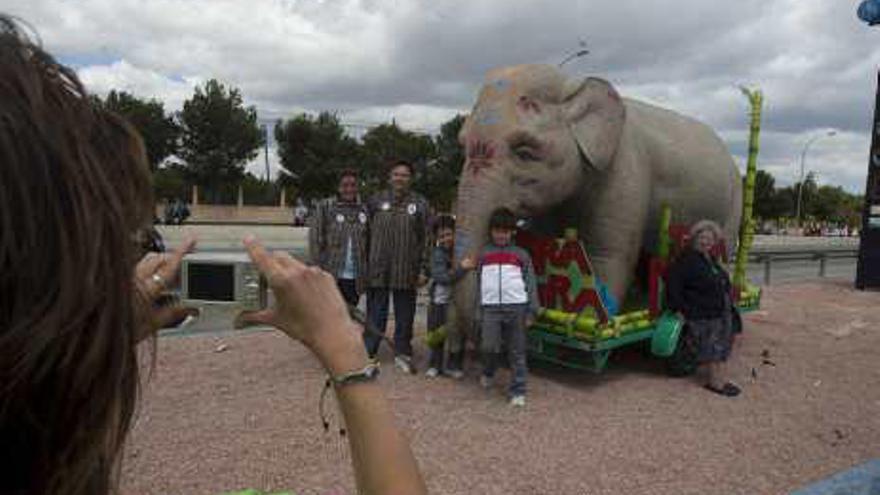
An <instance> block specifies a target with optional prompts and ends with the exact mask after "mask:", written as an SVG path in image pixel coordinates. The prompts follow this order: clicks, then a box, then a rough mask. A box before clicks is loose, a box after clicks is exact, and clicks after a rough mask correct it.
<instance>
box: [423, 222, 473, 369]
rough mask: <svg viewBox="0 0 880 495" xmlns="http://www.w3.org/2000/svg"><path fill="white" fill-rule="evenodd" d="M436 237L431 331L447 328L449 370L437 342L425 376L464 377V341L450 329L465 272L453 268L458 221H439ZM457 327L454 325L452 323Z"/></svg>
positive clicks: (435, 226) (431, 301)
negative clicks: (456, 290) (454, 288)
mask: <svg viewBox="0 0 880 495" xmlns="http://www.w3.org/2000/svg"><path fill="white" fill-rule="evenodd" d="M434 238H435V239H436V240H437V244H436V245H435V246H434V250H433V251H432V252H431V289H430V305H429V306H428V331H437V330H438V329H439V328H440V327H442V326H444V325H446V326H447V329H446V330H447V332H446V341H445V345H446V347H447V350H448V351H449V359H448V361H447V363H446V368H445V369H444V366H443V344H442V343H438V345H437V346H436V347H433V348H431V351H430V355H429V358H428V370H427V371H426V372H425V376H427V377H429V378H433V377H436V376H439V375H440V374H441V373H442V374H446V375H448V376H450V377H452V378H461V377H462V376H463V375H464V373H463V371H462V361H463V359H462V358H463V355H464V354H463V351H464V345H463V344H464V342H463V339H462V337H461V335H459V332H457V331H456V330H455V329H454V328H450V325H449V324H447V323H448V322H449V314H448V311H449V302H450V300H451V298H452V285H453V284H454V283H455V282H456V281H458V279H459V278H461V277H462V276H463V275H464V274H465V273H466V271H465V270H464V269H461V268H459V269H453V267H452V247H453V245H454V244H455V219H453V218H452V217H451V216H448V215H445V216H441V217H438V218H437V223H436V224H435V225H434ZM451 323H452V324H454V322H451Z"/></svg>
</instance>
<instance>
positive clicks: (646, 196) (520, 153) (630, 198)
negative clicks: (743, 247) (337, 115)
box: [455, 65, 741, 325]
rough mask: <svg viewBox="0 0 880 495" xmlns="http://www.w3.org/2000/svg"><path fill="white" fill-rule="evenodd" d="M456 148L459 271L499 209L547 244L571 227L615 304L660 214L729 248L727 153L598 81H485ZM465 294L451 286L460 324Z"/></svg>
mask: <svg viewBox="0 0 880 495" xmlns="http://www.w3.org/2000/svg"><path fill="white" fill-rule="evenodd" d="M459 137H460V140H461V143H462V145H463V146H464V147H465V156H466V162H465V166H464V168H463V170H462V175H461V178H460V181H459V187H458V204H457V211H456V213H457V229H456V247H455V253H456V259H457V260H460V259H462V257H463V256H465V255H466V254H472V253H475V252H476V251H477V250H478V249H479V247H480V245H481V244H482V243H484V242H485V241H486V239H487V230H486V229H487V224H488V218H489V215H490V214H491V212H492V211H493V210H494V209H495V208H497V207H499V206H507V207H509V208H511V209H512V210H513V211H514V212H516V213H517V214H518V215H521V216H523V217H527V218H530V219H532V224H533V225H534V226H535V227H536V228H538V229H543V230H545V231H546V232H547V233H551V234H559V233H560V232H561V230H560V229H561V228H562V227H566V226H573V227H577V229H578V233H579V236H580V238H581V239H582V240H583V241H584V243H585V245H586V247H587V250H588V252H589V253H590V255H591V257H592V261H593V263H594V267H595V269H596V272H597V273H598V275H599V277H600V278H601V280H603V281H604V282H605V283H606V284H607V285H608V288H609V290H610V293H611V294H612V295H613V297H615V298H616V299H617V300H618V301H621V300H622V298H623V296H624V294H625V292H626V289H627V286H628V284H629V283H630V280H631V278H632V276H633V273H634V270H635V265H636V262H637V259H638V256H639V252H640V249H641V247H642V246H643V245H644V246H646V247H648V246H651V245H652V243H653V242H654V240H655V236H656V234H655V231H656V227H657V222H658V216H659V211H660V207H661V205H662V204H663V203H668V204H669V205H670V206H671V207H672V212H673V221H674V222H675V223H692V222H694V221H697V220H699V219H703V218H708V219H712V220H715V221H717V222H718V223H719V224H720V225H721V226H722V228H723V229H724V230H725V232H726V234H727V236H728V239H735V238H736V237H735V236H736V229H737V228H738V225H739V218H740V213H741V212H740V210H741V181H740V174H739V171H738V169H737V167H736V165H735V164H734V162H733V159H732V158H731V155H730V153H729V151H728V150H727V147H726V146H725V145H724V143H723V142H722V141H721V140H720V139H719V138H718V136H717V135H716V134H715V133H714V132H713V131H712V130H711V129H710V128H709V127H707V126H706V125H704V124H702V123H700V122H698V121H696V120H693V119H691V118H688V117H685V116H682V115H679V114H677V113H675V112H672V111H669V110H664V109H662V108H658V107H655V106H652V105H648V104H645V103H641V102H638V101H634V100H630V99H622V98H620V96H618V94H617V91H616V90H615V89H614V88H613V87H612V86H611V85H610V84H609V83H608V82H606V81H604V80H602V79H598V78H585V79H583V78H581V79H570V78H568V77H567V76H565V75H563V74H562V73H561V72H559V71H558V70H557V69H556V68H555V67H551V66H543V65H521V66H514V67H507V68H502V69H498V70H494V71H491V72H490V73H489V74H488V75H487V77H486V82H485V84H484V86H483V88H482V90H481V91H480V94H479V97H478V98H477V103H476V105H475V106H474V109H473V112H472V113H471V114H470V115H469V116H468V118H467V121H466V122H465V124H464V127H463V128H462V131H461V134H460V136H459ZM733 244H734V242H732V241H728V248H732V247H733ZM474 285H475V277H474V276H471V277H466V278H465V279H463V280H462V281H461V282H460V283H459V284H458V285H457V286H456V293H455V304H456V307H457V309H458V311H457V313H458V314H459V315H461V316H462V317H464V320H463V321H460V322H461V324H464V325H468V324H470V322H469V321H467V320H468V318H467V316H468V315H473V314H474V311H473V310H474V307H473V306H474V304H475V301H476V300H475V298H474V290H475V287H474Z"/></svg>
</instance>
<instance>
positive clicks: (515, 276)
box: [477, 244, 538, 314]
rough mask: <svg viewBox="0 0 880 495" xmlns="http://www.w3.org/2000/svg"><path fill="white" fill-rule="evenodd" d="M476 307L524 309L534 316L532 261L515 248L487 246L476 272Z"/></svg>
mask: <svg viewBox="0 0 880 495" xmlns="http://www.w3.org/2000/svg"><path fill="white" fill-rule="evenodd" d="M477 277H478V280H479V282H478V284H477V286H478V287H479V291H480V292H479V301H480V306H483V307H486V306H495V307H497V306H507V305H525V306H527V307H528V308H529V311H530V312H532V313H533V314H537V312H538V290H537V284H536V280H535V271H534V269H532V258H531V257H530V256H529V253H527V252H526V251H524V250H523V249H521V248H519V247H516V246H496V245H494V244H488V245H487V246H485V247H484V248H483V250H482V251H481V252H480V261H479V266H478V269H477Z"/></svg>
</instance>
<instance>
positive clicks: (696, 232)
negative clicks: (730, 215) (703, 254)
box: [688, 220, 724, 246]
mask: <svg viewBox="0 0 880 495" xmlns="http://www.w3.org/2000/svg"><path fill="white" fill-rule="evenodd" d="M704 230H708V231H710V232H712V234H713V235H714V236H715V243H716V244H717V243H718V242H719V241H721V240H722V239H724V232H723V231H722V230H721V226H720V225H718V223H717V222H714V221H712V220H700V221H699V222H697V223H695V224H693V225H692V226H691V231H690V233H689V234H688V236H689V237H690V241H691V246H694V245H696V243H697V237H699V236H700V233H701V232H703V231H704Z"/></svg>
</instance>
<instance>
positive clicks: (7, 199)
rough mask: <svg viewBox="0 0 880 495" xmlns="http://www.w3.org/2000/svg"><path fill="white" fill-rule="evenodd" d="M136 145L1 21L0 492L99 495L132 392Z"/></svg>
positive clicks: (141, 203) (146, 192)
mask: <svg viewBox="0 0 880 495" xmlns="http://www.w3.org/2000/svg"><path fill="white" fill-rule="evenodd" d="M151 204H152V196H151V190H150V180H149V174H148V172H147V168H146V164H145V157H144V150H143V145H142V143H141V141H140V138H139V137H137V135H136V134H135V133H134V132H133V131H132V130H131V128H130V127H129V126H128V125H127V124H126V123H125V122H124V121H122V120H121V119H120V118H118V117H116V116H114V115H111V114H108V113H106V112H102V111H99V110H97V109H96V108H95V106H94V105H93V104H92V103H91V101H90V99H89V97H88V95H87V93H86V92H85V90H84V89H83V87H82V85H81V83H80V82H79V80H78V79H77V77H76V75H75V74H74V73H73V72H72V71H71V70H70V69H67V68H66V67H63V66H61V65H59V64H58V63H56V62H55V60H54V59H53V58H52V57H51V56H50V55H48V54H47V53H45V52H44V51H43V50H42V49H41V48H40V47H39V46H37V45H36V44H34V43H33V42H31V41H30V40H29V39H27V37H26V36H25V35H24V34H23V32H22V30H21V29H20V28H19V27H18V26H17V24H16V23H15V22H14V21H12V20H11V19H9V18H8V17H4V16H0V466H3V469H2V471H3V474H0V493H27V494H48V493H53V494H54V493H70V494H81V493H90V494H93V493H106V492H108V491H111V489H112V486H113V483H114V477H115V476H114V474H115V466H116V465H117V463H116V462H115V459H116V457H117V454H118V453H119V450H120V449H121V446H122V442H123V440H124V437H125V432H126V431H127V429H128V426H129V423H130V420H131V417H132V414H133V411H134V407H135V399H136V395H137V386H138V374H137V369H138V368H137V361H136V348H135V347H136V343H137V342H136V337H135V321H136V313H138V311H137V310H136V308H137V307H138V303H137V301H136V300H135V298H134V296H133V294H134V291H133V273H134V265H135V263H136V261H137V257H138V256H139V253H138V252H137V245H136V242H134V239H135V236H134V234H135V232H136V231H137V230H138V229H139V228H140V227H142V226H144V225H146V224H148V223H149V222H150V220H151V219H152V216H151V211H150V210H151Z"/></svg>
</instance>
